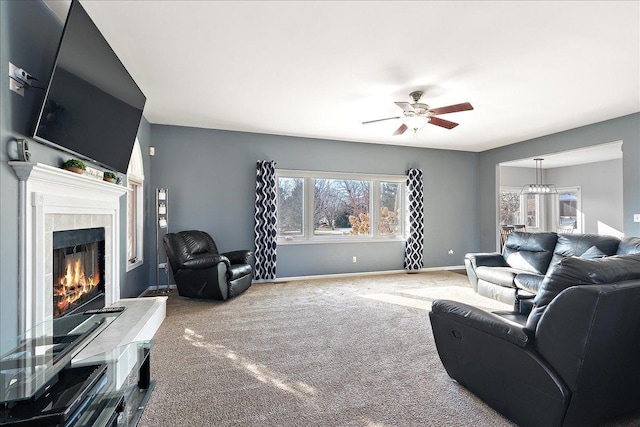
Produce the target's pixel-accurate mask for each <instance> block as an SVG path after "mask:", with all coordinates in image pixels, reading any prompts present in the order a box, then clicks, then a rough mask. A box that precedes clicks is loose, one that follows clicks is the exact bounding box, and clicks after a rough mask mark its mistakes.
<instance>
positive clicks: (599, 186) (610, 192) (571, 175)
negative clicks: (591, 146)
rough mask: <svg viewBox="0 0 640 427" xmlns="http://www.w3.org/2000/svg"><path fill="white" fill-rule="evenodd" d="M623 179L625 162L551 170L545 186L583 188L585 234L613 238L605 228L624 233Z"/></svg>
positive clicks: (548, 172)
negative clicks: (550, 184)
mask: <svg viewBox="0 0 640 427" xmlns="http://www.w3.org/2000/svg"><path fill="white" fill-rule="evenodd" d="M622 177H623V174H622V160H609V161H606V162H597V163H589V164H585V165H576V166H570V167H564V168H553V169H549V170H547V178H546V181H545V182H551V183H553V184H555V185H556V187H558V188H560V187H572V186H580V187H581V189H580V190H581V195H582V213H583V214H584V217H583V218H584V224H583V231H584V232H585V233H596V234H609V231H608V230H607V229H606V228H603V226H602V225H603V224H604V225H606V226H607V227H611V228H612V229H614V230H617V231H620V232H622V231H623V229H624V223H623V210H624V208H623V205H624V204H623V191H622V190H623V188H622V186H623V181H622Z"/></svg>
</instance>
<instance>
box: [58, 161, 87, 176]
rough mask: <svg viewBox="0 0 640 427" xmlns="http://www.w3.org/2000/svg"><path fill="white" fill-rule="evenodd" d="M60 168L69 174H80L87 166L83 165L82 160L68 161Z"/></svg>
mask: <svg viewBox="0 0 640 427" xmlns="http://www.w3.org/2000/svg"><path fill="white" fill-rule="evenodd" d="M62 168H63V169H66V170H68V171H71V172H75V173H79V174H82V173H83V172H84V171H85V170H86V169H87V165H85V164H84V162H83V161H82V160H78V159H69V160H67V161H66V162H64V163H63V164H62Z"/></svg>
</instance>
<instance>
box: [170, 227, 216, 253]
mask: <svg viewBox="0 0 640 427" xmlns="http://www.w3.org/2000/svg"><path fill="white" fill-rule="evenodd" d="M178 234H180V236H182V238H183V239H184V241H185V243H186V245H187V247H188V248H189V256H190V257H191V256H193V255H198V254H203V253H213V254H217V253H218V248H216V244H215V243H214V241H213V239H212V238H211V236H209V234H208V233H205V232H204V231H199V230H188V231H180V232H179V233H178Z"/></svg>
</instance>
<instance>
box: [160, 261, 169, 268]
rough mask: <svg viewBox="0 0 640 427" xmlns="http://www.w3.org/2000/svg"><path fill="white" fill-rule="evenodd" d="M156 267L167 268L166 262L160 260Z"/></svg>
mask: <svg viewBox="0 0 640 427" xmlns="http://www.w3.org/2000/svg"><path fill="white" fill-rule="evenodd" d="M158 268H162V269H165V268H167V263H166V262H161V263H160V264H158Z"/></svg>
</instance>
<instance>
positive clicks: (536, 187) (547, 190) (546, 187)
mask: <svg viewBox="0 0 640 427" xmlns="http://www.w3.org/2000/svg"><path fill="white" fill-rule="evenodd" d="M533 160H534V161H535V162H536V183H535V184H525V185H524V186H523V187H522V191H521V192H520V194H543V195H544V194H558V190H557V189H556V186H555V185H553V184H543V183H542V161H543V160H544V159H541V158H537V159H533Z"/></svg>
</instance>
